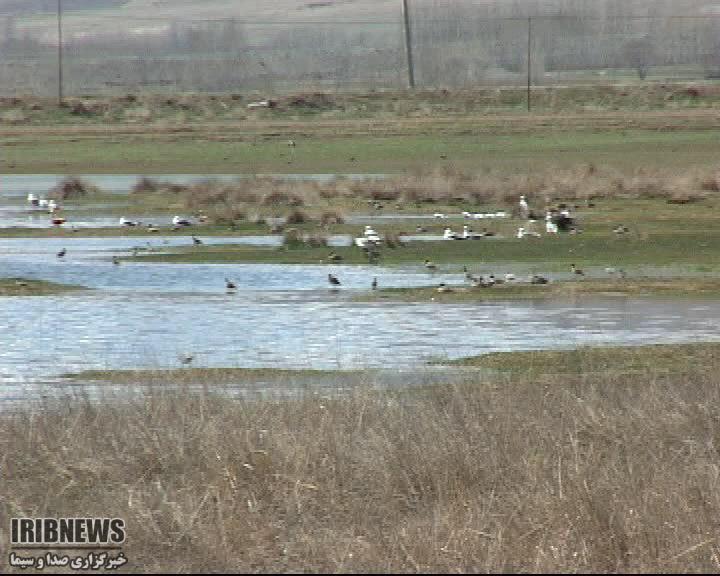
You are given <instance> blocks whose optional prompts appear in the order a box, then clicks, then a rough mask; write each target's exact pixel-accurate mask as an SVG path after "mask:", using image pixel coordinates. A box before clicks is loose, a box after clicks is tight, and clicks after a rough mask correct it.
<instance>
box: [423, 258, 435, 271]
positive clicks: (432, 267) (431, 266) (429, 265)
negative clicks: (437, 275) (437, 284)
mask: <svg viewBox="0 0 720 576" xmlns="http://www.w3.org/2000/svg"><path fill="white" fill-rule="evenodd" d="M425 268H427V269H428V270H430V271H431V272H435V271H436V270H437V266H436V265H435V264H433V263H432V262H430V260H425Z"/></svg>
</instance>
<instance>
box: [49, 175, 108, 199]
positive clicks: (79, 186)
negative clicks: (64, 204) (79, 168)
mask: <svg viewBox="0 0 720 576" xmlns="http://www.w3.org/2000/svg"><path fill="white" fill-rule="evenodd" d="M99 191H100V189H99V188H98V187H97V186H95V185H93V184H90V183H89V182H86V181H85V180H83V179H82V178H78V177H77V176H67V177H65V178H63V179H62V180H61V181H60V182H59V183H58V184H57V185H56V186H55V187H54V188H52V190H50V193H49V194H48V196H49V197H50V198H55V199H57V200H74V199H77V198H84V197H85V196H88V195H91V194H96V193H98V192H99Z"/></svg>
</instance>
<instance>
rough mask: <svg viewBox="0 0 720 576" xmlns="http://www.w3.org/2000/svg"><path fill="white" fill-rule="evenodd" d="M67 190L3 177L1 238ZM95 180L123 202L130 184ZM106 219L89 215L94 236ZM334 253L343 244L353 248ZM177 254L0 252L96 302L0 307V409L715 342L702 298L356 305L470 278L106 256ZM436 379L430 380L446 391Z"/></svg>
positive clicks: (153, 238) (36, 245)
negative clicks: (238, 372) (508, 354)
mask: <svg viewBox="0 0 720 576" xmlns="http://www.w3.org/2000/svg"><path fill="white" fill-rule="evenodd" d="M316 176H318V175H316ZM58 178H59V177H58V176H36V175H34V176H13V177H8V176H2V177H0V183H1V186H0V203H2V201H3V200H4V201H5V204H6V205H5V206H4V207H3V208H2V209H0V211H3V213H2V214H0V220H2V222H3V223H2V224H0V225H7V221H11V220H12V218H27V217H28V215H26V214H24V213H23V212H22V211H21V210H19V209H18V197H21V196H24V195H25V194H27V192H28V191H31V190H34V191H36V192H39V191H46V190H47V189H49V188H50V187H52V185H54V183H55V182H56V181H57V179H58ZM89 178H90V179H91V180H93V181H94V182H95V183H97V184H98V185H101V186H103V187H104V188H106V189H109V190H113V191H118V192H121V191H124V190H127V189H128V188H129V187H130V186H132V184H133V183H134V182H135V180H136V176H107V177H106V176H102V177H96V176H90V177H89ZM162 178H163V179H166V178H169V177H167V176H163V177H162ZM179 178H187V179H190V178H200V177H190V176H181V177H179ZM176 181H182V180H176ZM13 202H15V204H13ZM43 218H47V216H46V215H43ZM102 218H104V217H103V216H98V217H94V219H91V220H88V222H89V224H88V225H97V224H98V223H99V222H101V221H102ZM140 219H142V218H140ZM110 220H112V222H111V224H110V225H115V224H117V218H111V219H109V218H108V221H110ZM359 222H360V220H358V223H359ZM160 223H161V222H159V221H158V224H160ZM179 234H185V233H184V232H181V233H179ZM201 237H202V236H201ZM202 238H203V241H204V242H205V243H206V244H213V243H245V244H252V245H265V246H273V245H278V244H279V242H280V237H278V236H257V237H202ZM420 238H421V237H418V238H417V239H420ZM330 240H331V244H332V245H346V244H349V243H350V241H351V238H350V236H346V235H339V236H335V237H332V238H331V239H330ZM148 243H149V245H148ZM183 245H186V246H190V245H192V239H191V238H190V236H189V235H175V234H172V235H162V236H158V235H148V236H147V237H113V238H77V237H73V236H72V235H68V236H67V237H63V238H13V239H0V277H8V276H21V277H26V278H34V279H42V280H49V281H55V282H61V283H68V284H79V285H83V286H88V287H90V288H93V289H94V290H93V291H90V292H83V293H69V294H62V295H57V296H47V297H15V298H0V383H1V384H2V386H0V401H7V400H18V399H23V398H30V397H33V396H37V394H38V393H39V390H41V388H40V384H41V383H42V382H47V381H49V380H52V379H53V378H56V377H58V376H60V375H62V374H65V373H68V372H78V371H82V370H88V369H128V368H151V369H152V368H177V367H179V366H180V363H179V360H178V356H179V355H181V354H193V355H194V361H193V366H195V367H275V368H326V369H338V368H341V369H356V368H357V369H362V368H382V369H386V370H387V369H390V370H392V371H393V372H394V373H395V374H402V375H403V376H400V377H399V379H400V380H402V379H403V378H404V375H406V374H410V375H409V376H407V377H408V378H414V377H415V376H416V375H417V372H399V371H402V370H417V368H418V366H422V365H423V364H424V363H426V362H427V361H428V360H434V359H442V358H458V357H462V356H469V355H475V354H481V353H485V352H492V351H504V350H507V351H511V350H527V349H544V348H569V347H574V346H577V345H584V344H606V343H607V344H618V345H620V344H644V343H653V342H658V343H659V342H687V341H700V340H717V339H718V336H717V334H719V333H720V331H719V330H718V329H719V328H720V302H713V301H706V300H698V301H693V300H690V299H683V300H662V299H657V298H623V297H615V298H612V297H605V298H600V297H598V298H583V299H580V300H577V301H563V302H558V301H549V300H548V301H513V302H497V301H494V302H488V303H464V304H463V303H459V304H442V305H439V304H435V303H433V302H424V303H387V302H382V303H359V302H355V301H353V297H354V296H356V295H358V294H360V293H362V292H363V291H366V290H368V289H369V287H370V283H371V281H372V278H373V277H377V278H378V282H379V284H380V286H381V287H409V286H423V285H437V284H438V283H439V282H446V283H448V284H462V282H463V275H462V274H443V273H440V274H430V273H428V272H427V271H426V270H425V269H424V268H423V266H422V265H420V264H419V265H417V266H413V267H406V268H383V267H377V266H343V265H334V266H324V265H293V266H288V265H273V264H180V265H176V264H157V263H146V262H142V261H129V262H124V263H123V264H121V265H119V266H117V265H113V264H112V261H111V258H112V255H114V254H121V255H123V254H128V253H129V252H130V251H131V250H132V249H133V248H134V247H140V248H148V247H149V248H151V249H153V250H155V251H162V250H163V249H167V248H169V247H172V246H183ZM62 248H66V249H67V256H66V257H65V258H64V259H62V260H60V259H58V258H57V256H56V253H57V252H58V251H59V250H61V249H62ZM497 268H498V270H499V269H500V268H503V267H501V266H498V267H497ZM504 268H505V269H504V270H503V271H510V272H515V273H518V274H519V273H527V271H528V270H520V269H519V268H517V269H515V268H513V267H512V266H507V267H504ZM329 272H331V273H333V274H336V275H337V276H338V277H339V278H340V279H341V281H342V287H341V288H340V289H339V290H334V291H333V290H330V289H329V286H328V282H327V274H328V273H329ZM225 278H230V279H232V280H233V282H235V284H236V285H237V287H238V289H237V293H235V294H226V292H225ZM412 374H415V376H412ZM439 374H440V373H437V372H435V373H431V374H430V375H429V376H426V377H427V378H430V379H437V378H440V377H441V376H440V375H439ZM397 380H398V379H397V378H396V383H397Z"/></svg>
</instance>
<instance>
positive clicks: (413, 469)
mask: <svg viewBox="0 0 720 576" xmlns="http://www.w3.org/2000/svg"><path fill="white" fill-rule="evenodd" d="M618 352H619V353H620V354H621V356H619V358H621V359H622V361H621V362H617V361H616V358H617V357H618V356H616V355H612V356H609V355H608V354H607V353H605V352H601V353H600V354H598V353H595V352H592V351H584V350H580V351H577V352H568V353H557V354H555V355H553V356H548V355H545V356H543V355H542V354H533V355H530V356H529V355H522V354H521V355H518V356H517V357H515V356H509V357H508V358H507V360H503V361H502V362H493V361H490V362H485V363H484V364H485V365H489V366H492V367H493V368H496V369H497V368H500V369H501V370H502V369H505V368H507V367H508V366H510V367H512V371H511V372H503V371H501V372H499V373H497V375H496V376H493V377H491V376H488V375H487V373H484V372H483V373H480V372H478V373H473V372H472V371H471V372H467V373H466V374H465V375H462V376H461V375H459V376H458V381H457V384H456V385H454V386H443V387H430V388H424V389H419V390H411V391H408V390H405V391H379V390H377V389H374V388H373V387H372V381H368V382H367V383H366V385H364V386H363V385H361V386H358V387H356V388H355V389H354V390H352V391H349V392H346V393H343V394H332V393H330V394H323V395H317V394H312V393H308V394H306V395H303V396H301V397H300V398H295V399H282V398H279V399H276V400H259V399H258V400H255V399H252V398H246V399H243V400H231V399H228V398H224V397H223V396H221V395H217V394H214V393H213V390H212V389H207V388H206V389H205V391H204V392H202V391H201V392H197V391H191V390H183V389H182V388H181V389H180V390H163V389H162V387H157V386H156V387H155V388H153V389H152V390H150V391H149V392H146V393H145V394H143V395H142V396H140V397H138V398H137V399H136V400H128V399H122V398H115V397H113V395H112V393H111V392H108V395H107V397H106V398H105V399H104V401H103V402H102V403H93V402H91V401H89V400H82V399H77V400H75V401H73V402H72V403H67V404H61V405H55V404H52V403H49V404H47V405H45V406H43V407H42V409H39V410H38V409H32V408H26V409H19V410H16V411H14V412H12V413H6V414H4V415H3V416H2V417H0V431H1V433H0V438H1V439H2V440H0V443H1V444H2V453H3V455H4V458H5V459H6V460H7V461H10V462H12V463H13V468H12V470H13V472H12V474H11V475H10V476H9V477H8V478H6V480H5V482H4V485H3V490H2V493H1V494H0V515H2V516H3V517H5V518H7V517H9V516H17V515H28V516H60V515H70V516H72V515H73V514H76V510H77V509H79V508H80V509H82V510H83V511H84V513H85V514H87V515H90V516H92V515H95V516H105V515H111V516H119V517H123V518H125V519H127V522H128V526H129V530H130V531H131V534H132V538H131V539H130V540H129V541H128V543H127V545H126V546H125V554H126V556H127V557H128V558H129V559H130V560H131V562H132V564H131V565H132V566H134V567H135V569H138V567H140V568H141V569H142V570H143V571H156V570H160V569H168V568H169V569H172V570H181V571H182V570H190V569H192V570H197V571H199V572H210V571H236V570H237V571H253V572H254V571H273V572H276V571H279V572H294V571H308V570H311V571H319V572H360V571H377V570H387V571H390V572H414V571H433V572H434V571H441V572H445V571H458V570H460V571H469V572H480V571H488V572H504V571H523V572H546V571H561V572H585V571H593V572H596V571H597V572H616V571H623V572H650V571H661V572H679V571H683V572H687V571H690V572H714V571H717V570H718V567H719V566H720V561H719V560H718V558H719V557H720V549H719V543H718V540H717V517H718V513H720V503H719V502H718V499H717V473H716V472H717V471H716V465H715V461H716V459H717V454H716V450H715V447H714V438H715V437H716V436H717V434H718V428H717V422H718V415H717V406H718V403H719V402H720V398H718V390H719V388H718V382H717V379H716V374H717V373H718V365H717V345H704V344H703V345H698V346H682V347H677V348H674V347H652V348H647V349H624V350H619V351H618ZM657 359H661V360H662V361H661V362H657ZM689 360H691V361H689ZM193 376H194V377H196V378H197V381H198V383H202V382H203V381H204V376H203V374H202V373H196V374H194V375H193ZM185 382H188V379H185ZM0 530H5V527H4V526H3V527H2V528H0Z"/></svg>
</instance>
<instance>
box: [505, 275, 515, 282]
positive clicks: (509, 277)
mask: <svg viewBox="0 0 720 576" xmlns="http://www.w3.org/2000/svg"><path fill="white" fill-rule="evenodd" d="M505 281H506V282H514V281H515V274H505Z"/></svg>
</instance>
